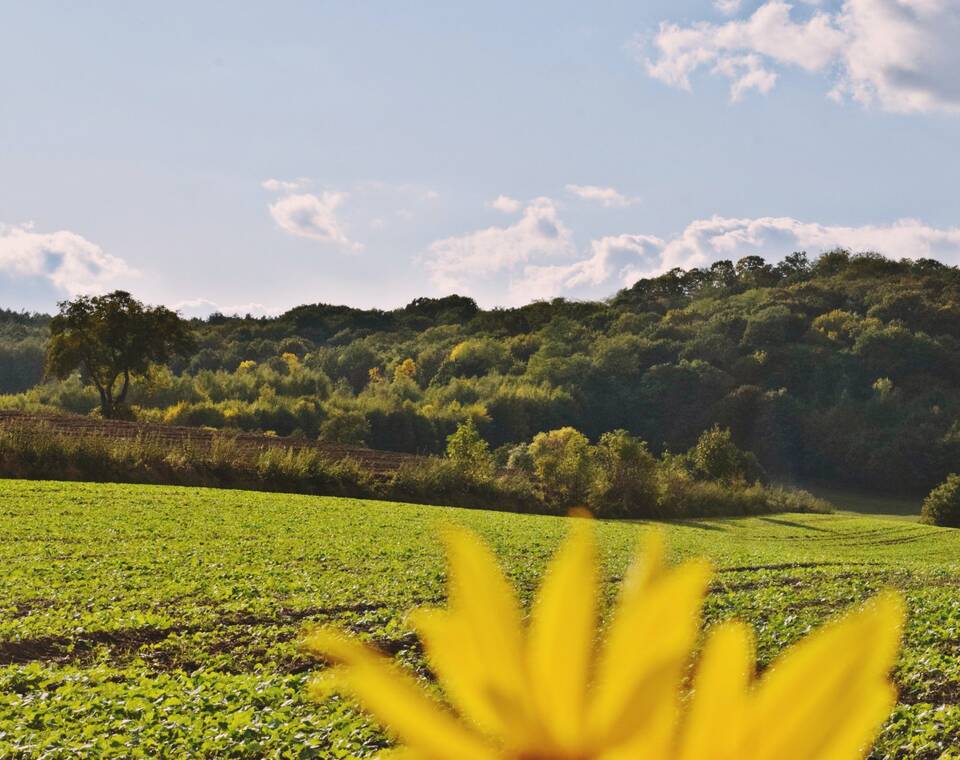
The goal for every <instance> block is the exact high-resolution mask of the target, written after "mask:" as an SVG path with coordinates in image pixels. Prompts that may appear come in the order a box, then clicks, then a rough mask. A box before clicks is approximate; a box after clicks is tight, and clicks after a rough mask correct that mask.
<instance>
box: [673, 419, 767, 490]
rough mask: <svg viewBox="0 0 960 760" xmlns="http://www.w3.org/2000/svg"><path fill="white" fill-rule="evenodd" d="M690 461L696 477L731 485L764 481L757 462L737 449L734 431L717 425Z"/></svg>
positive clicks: (699, 443)
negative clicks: (731, 431) (731, 433)
mask: <svg viewBox="0 0 960 760" xmlns="http://www.w3.org/2000/svg"><path fill="white" fill-rule="evenodd" d="M687 457H688V458H689V460H690V465H691V467H692V469H693V472H694V474H696V475H697V476H699V477H702V478H708V479H710V480H717V481H720V482H721V483H727V484H730V483H737V482H742V483H756V482H757V481H762V480H764V473H763V469H762V468H761V467H760V464H759V462H757V458H756V457H755V456H754V455H753V454H752V453H750V452H746V451H741V450H740V449H739V448H737V445H736V444H735V443H734V442H733V437H732V436H731V435H730V431H729V430H724V429H721V428H720V427H719V426H717V425H715V426H714V427H712V428H710V429H709V430H705V431H704V432H703V434H702V435H701V436H700V438H698V439H697V443H696V444H695V445H694V447H693V448H692V449H690V451H689V453H688V454H687Z"/></svg>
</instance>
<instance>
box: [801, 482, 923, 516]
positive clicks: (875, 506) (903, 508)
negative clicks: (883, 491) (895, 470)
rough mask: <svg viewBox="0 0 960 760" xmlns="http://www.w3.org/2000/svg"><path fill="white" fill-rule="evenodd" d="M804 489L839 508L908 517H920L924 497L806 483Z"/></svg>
mask: <svg viewBox="0 0 960 760" xmlns="http://www.w3.org/2000/svg"><path fill="white" fill-rule="evenodd" d="M803 488H804V490H806V491H809V492H810V493H812V494H813V495H814V496H817V497H819V498H821V499H824V500H826V501H829V502H830V503H831V504H833V505H834V506H835V507H836V508H837V509H842V510H846V511H849V512H859V513H860V514H865V515H889V516H891V517H894V516H895V517H902V518H907V519H913V520H919V519H920V506H921V504H922V502H923V498H922V497H910V496H887V495H880V494H867V493H863V492H861V491H855V490H851V489H845V488H837V487H834V486H823V485H804V486H803Z"/></svg>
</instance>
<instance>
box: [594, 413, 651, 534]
mask: <svg viewBox="0 0 960 760" xmlns="http://www.w3.org/2000/svg"><path fill="white" fill-rule="evenodd" d="M595 452H596V454H595V455H596V464H597V467H596V474H595V476H594V479H593V483H592V484H591V486H590V494H589V500H588V503H589V505H590V508H591V509H592V510H593V511H594V513H595V514H596V515H597V516H598V517H650V516H653V515H655V514H656V512H657V486H656V470H657V461H656V460H655V459H654V458H653V455H652V454H650V452H649V451H647V444H646V443H645V442H644V441H641V440H640V439H639V438H634V437H633V436H632V435H630V434H629V433H627V431H625V430H615V431H613V432H611V433H604V434H603V435H602V436H601V437H600V441H599V442H598V443H597V446H596V450H595Z"/></svg>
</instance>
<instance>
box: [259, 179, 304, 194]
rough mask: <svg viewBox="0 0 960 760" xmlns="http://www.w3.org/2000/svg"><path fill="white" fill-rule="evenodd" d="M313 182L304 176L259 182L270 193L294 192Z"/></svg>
mask: <svg viewBox="0 0 960 760" xmlns="http://www.w3.org/2000/svg"><path fill="white" fill-rule="evenodd" d="M311 184H313V183H312V182H311V181H310V180H309V179H307V178H306V177H297V179H292V180H284V179H265V180H264V181H263V182H261V183H260V187H262V188H263V189H264V190H269V191H270V192H271V193H295V192H297V191H298V190H303V189H305V188H307V187H310V185H311Z"/></svg>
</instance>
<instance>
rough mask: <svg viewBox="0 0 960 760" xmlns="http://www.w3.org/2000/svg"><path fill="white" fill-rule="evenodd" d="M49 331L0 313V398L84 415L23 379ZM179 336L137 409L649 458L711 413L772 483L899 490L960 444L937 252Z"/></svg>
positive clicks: (363, 435)
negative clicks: (626, 444) (601, 296)
mask: <svg viewBox="0 0 960 760" xmlns="http://www.w3.org/2000/svg"><path fill="white" fill-rule="evenodd" d="M904 253H907V254H909V252H904ZM49 324H50V318H49V317H45V316H43V315H29V314H17V313H14V312H4V311H2V310H0V393H6V394H8V395H6V396H0V406H3V407H8V408H19V409H63V410H68V411H75V412H79V413H83V414H86V413H88V412H90V411H91V410H92V409H94V408H95V407H96V406H98V405H99V404H100V401H99V393H98V392H97V391H96V389H95V388H93V387H91V388H89V389H87V390H83V388H82V385H80V383H79V381H78V380H77V374H76V373H74V374H73V375H71V376H70V377H67V378H66V379H64V380H62V381H60V382H50V383H47V384H37V383H38V382H39V379H40V374H39V373H40V368H39V363H38V362H39V361H40V358H39V357H40V356H41V355H42V354H45V352H46V349H47V345H48V342H49V340H48V338H49ZM191 329H192V331H193V333H194V334H195V335H196V338H197V349H196V350H195V351H192V352H190V353H189V354H188V355H186V356H183V357H178V356H174V357H172V358H171V360H170V362H169V370H158V369H156V368H154V369H152V370H151V371H150V372H149V373H147V374H146V375H144V376H142V377H137V376H132V377H131V379H130V389H129V393H128V397H127V399H126V406H127V407H128V410H129V412H130V413H132V414H136V415H137V416H138V418H139V419H142V420H148V421H163V420H164V419H168V418H169V419H170V420H172V421H177V422H182V423H184V424H202V425H210V426H218V427H223V428H225V429H242V430H250V431H256V430H259V431H267V430H272V431H274V432H276V433H278V434H280V435H283V434H287V433H297V434H302V435H305V436H307V437H311V438H313V437H318V436H321V435H322V436H323V437H324V438H325V439H327V440H331V441H344V442H359V441H363V442H365V443H367V444H368V445H371V446H375V447H382V448H392V449H398V450H403V451H408V452H412V453H429V454H442V453H443V452H444V451H445V445H446V439H447V437H448V436H449V435H450V434H452V433H453V432H454V431H455V430H456V426H457V425H458V424H459V423H460V422H461V421H463V420H464V419H467V418H468V417H472V418H474V419H475V420H477V423H478V426H479V427H480V429H481V430H482V432H483V437H484V438H485V439H486V440H487V441H488V442H489V443H490V445H491V447H494V448H500V447H502V446H504V445H510V446H516V445H518V444H520V443H522V442H525V441H530V440H531V439H532V438H533V436H535V435H536V434H537V433H540V432H543V431H546V430H555V429H559V428H563V427H573V428H576V429H577V430H579V431H581V432H582V433H583V434H584V435H586V436H587V437H588V438H590V440H593V441H597V440H599V438H600V436H602V435H603V434H604V433H606V432H609V431H611V430H619V429H622V430H626V431H627V432H628V433H629V434H630V435H632V436H634V437H636V438H639V439H642V440H644V441H647V442H648V444H649V447H650V451H651V453H653V454H655V455H658V456H659V455H661V454H662V453H663V452H664V451H668V450H669V451H686V450H688V449H689V448H691V447H692V446H694V445H695V444H696V442H697V440H698V438H699V436H700V435H701V434H702V433H703V432H704V431H705V430H709V429H710V428H711V427H713V426H714V425H720V426H721V427H722V428H728V429H729V430H730V431H731V436H732V441H733V443H734V444H736V446H737V447H738V448H739V449H741V450H743V451H748V452H753V453H754V454H755V455H756V456H757V457H758V459H759V461H760V464H761V465H762V466H763V468H764V469H765V470H766V472H767V473H769V475H770V477H771V479H773V480H780V481H786V482H794V481H800V482H819V483H829V484H832V485H834V486H848V487H853V488H858V489H872V490H877V491H883V492H887V493H898V494H901V495H906V494H914V495H922V494H926V493H927V492H929V490H930V489H931V488H932V487H933V486H934V485H936V484H937V483H939V482H942V481H943V479H944V478H945V477H946V476H947V475H948V474H949V473H950V472H951V470H952V469H954V468H955V463H956V461H957V459H958V457H960V436H954V435H951V433H950V431H951V429H952V428H953V426H954V425H955V423H956V422H957V420H960V270H957V269H956V268H952V267H946V266H943V265H939V264H937V263H936V262H932V261H930V260H918V261H909V260H906V259H904V260H900V261H890V260H886V259H883V258H882V257H878V256H876V255H875V254H852V253H850V252H848V251H831V252H829V253H827V254H825V255H823V256H821V257H820V258H818V259H816V260H815V261H810V260H808V259H807V257H806V255H805V254H802V253H797V254H794V255H792V256H789V257H787V259H785V260H784V261H782V262H780V263H778V264H776V265H773V264H768V263H767V262H765V261H763V260H762V259H759V258H757V257H746V258H744V259H742V260H741V261H737V262H731V261H721V262H716V263H715V264H713V265H711V266H710V267H709V268H702V269H691V270H686V271H685V270H680V269H677V270H672V271H670V272H667V273H665V274H663V275H661V276H659V277H655V278H647V279H642V280H639V281H638V282H636V283H635V284H634V285H632V286H631V287H629V288H627V289H625V290H623V291H621V292H620V293H618V294H616V296H615V297H613V298H612V299H610V300H608V301H606V302H603V303H585V302H571V301H566V300H564V299H554V300H552V301H541V302H536V303H531V304H528V305H526V306H522V307H519V308H512V309H493V310H489V311H483V310H480V309H478V308H477V306H476V304H475V303H473V302H472V301H471V300H470V299H466V298H462V297H458V296H451V297H449V298H443V299H417V300H416V301H414V302H412V303H411V304H409V305H408V306H406V307H404V308H401V309H394V310H391V311H384V310H379V309H370V310H360V309H351V308H348V307H340V306H329V305H325V304H314V305H307V306H301V307H297V308H296V309H292V310H291V311H289V312H287V313H286V314H283V315H281V316H279V317H276V318H270V319H253V318H233V317H229V318H228V317H223V316H214V317H211V318H210V319H209V320H206V321H203V322H201V321H193V322H192V323H191ZM371 370H373V371H374V373H373V375H372V376H373V377H375V378H377V379H378V380H377V382H370V379H371ZM84 379H86V378H84ZM878 381H883V382H880V384H879V385H877V383H878ZM120 384H121V381H118V385H120ZM194 407H195V408H194ZM360 418H362V420H363V422H360V421H359V420H360Z"/></svg>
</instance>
